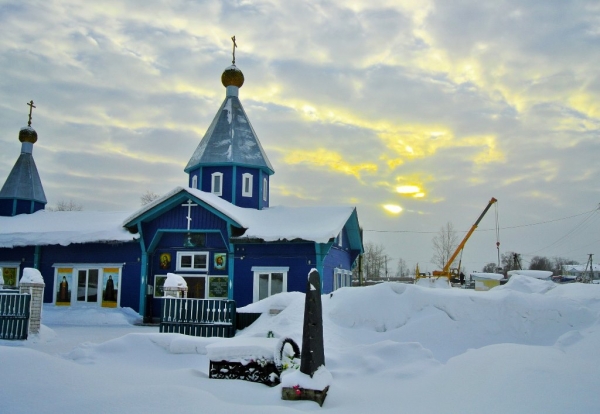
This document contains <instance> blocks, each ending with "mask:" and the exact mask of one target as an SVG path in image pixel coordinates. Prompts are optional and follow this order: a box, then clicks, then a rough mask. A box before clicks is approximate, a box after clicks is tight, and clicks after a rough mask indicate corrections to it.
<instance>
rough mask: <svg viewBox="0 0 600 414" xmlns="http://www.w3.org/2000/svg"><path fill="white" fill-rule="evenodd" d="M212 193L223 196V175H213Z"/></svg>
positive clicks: (218, 173) (217, 173)
mask: <svg viewBox="0 0 600 414" xmlns="http://www.w3.org/2000/svg"><path fill="white" fill-rule="evenodd" d="M210 192H211V193H213V194H214V195H218V196H222V195H223V173H220V172H216V173H212V185H211V188H210Z"/></svg>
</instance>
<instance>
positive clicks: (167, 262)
mask: <svg viewBox="0 0 600 414" xmlns="http://www.w3.org/2000/svg"><path fill="white" fill-rule="evenodd" d="M160 268H161V269H170V268H171V253H163V254H161V255H160Z"/></svg>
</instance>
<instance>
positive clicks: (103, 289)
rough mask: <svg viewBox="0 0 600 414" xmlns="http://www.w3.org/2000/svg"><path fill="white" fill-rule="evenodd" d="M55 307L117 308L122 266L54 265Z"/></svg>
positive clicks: (111, 264)
mask: <svg viewBox="0 0 600 414" xmlns="http://www.w3.org/2000/svg"><path fill="white" fill-rule="evenodd" d="M52 266H53V267H54V268H55V269H54V272H55V273H54V304H55V305H57V306H70V305H73V304H78V303H80V304H83V303H88V304H97V305H99V306H102V307H105V308H116V307H117V306H118V302H119V296H120V291H119V289H120V286H121V270H122V265H121V264H113V263H106V264H80V263H77V264H73V263H71V264H54V265H52Z"/></svg>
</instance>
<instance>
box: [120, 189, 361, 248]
mask: <svg viewBox="0 0 600 414" xmlns="http://www.w3.org/2000/svg"><path fill="white" fill-rule="evenodd" d="M181 192H185V193H187V195H189V196H191V197H192V198H194V199H195V200H196V201H199V202H203V203H205V204H207V205H209V206H210V207H212V208H214V209H216V210H218V211H219V212H221V213H222V214H224V215H225V216H227V217H228V218H229V219H230V220H231V221H232V222H233V223H234V224H236V225H237V226H239V227H241V228H244V229H246V232H245V233H244V235H243V236H241V237H237V239H238V240H243V239H262V240H264V241H277V240H294V239H302V240H308V241H314V242H316V243H327V242H328V241H329V240H330V239H331V238H334V237H337V236H338V235H339V233H340V232H341V231H342V229H343V228H344V226H345V225H346V223H347V222H348V221H349V220H350V219H351V218H352V217H353V216H354V217H355V218H356V209H355V208H354V207H352V206H341V207H332V206H324V207H323V206H322V207H283V206H275V207H270V208H266V209H263V210H256V209H252V208H243V207H238V206H236V205H233V204H231V203H230V202H228V201H226V200H223V199H222V198H220V197H217V196H216V195H214V194H211V193H207V192H204V191H200V190H197V189H194V188H189V187H176V188H174V189H173V190H171V191H170V192H168V193H167V194H165V195H164V196H162V197H160V198H159V199H157V200H154V201H153V202H152V203H149V204H148V205H146V206H144V207H142V208H141V209H140V210H138V211H137V212H136V213H134V214H133V215H131V216H130V217H128V218H127V219H126V220H125V221H124V222H123V226H131V225H132V224H133V223H134V222H136V221H138V220H140V219H143V216H144V215H145V214H146V213H149V212H151V211H152V210H153V209H155V208H156V207H158V206H160V205H161V204H162V203H164V202H165V201H167V200H169V199H170V198H172V197H173V196H174V195H176V194H178V193H181ZM355 221H356V222H355V223H353V224H354V225H355V226H356V231H357V233H358V231H359V229H358V219H357V218H356V220H355Z"/></svg>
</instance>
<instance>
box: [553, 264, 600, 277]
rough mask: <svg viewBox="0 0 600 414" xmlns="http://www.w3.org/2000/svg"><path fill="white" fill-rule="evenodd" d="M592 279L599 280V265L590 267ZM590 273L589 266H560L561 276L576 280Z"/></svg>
mask: <svg viewBox="0 0 600 414" xmlns="http://www.w3.org/2000/svg"><path fill="white" fill-rule="evenodd" d="M591 271H592V275H593V277H592V279H594V280H597V279H600V264H593V265H592V269H591ZM589 272H590V266H589V265H562V276H563V277H564V276H571V277H573V278H575V279H576V278H578V277H582V276H587V274H588V273H589Z"/></svg>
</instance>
